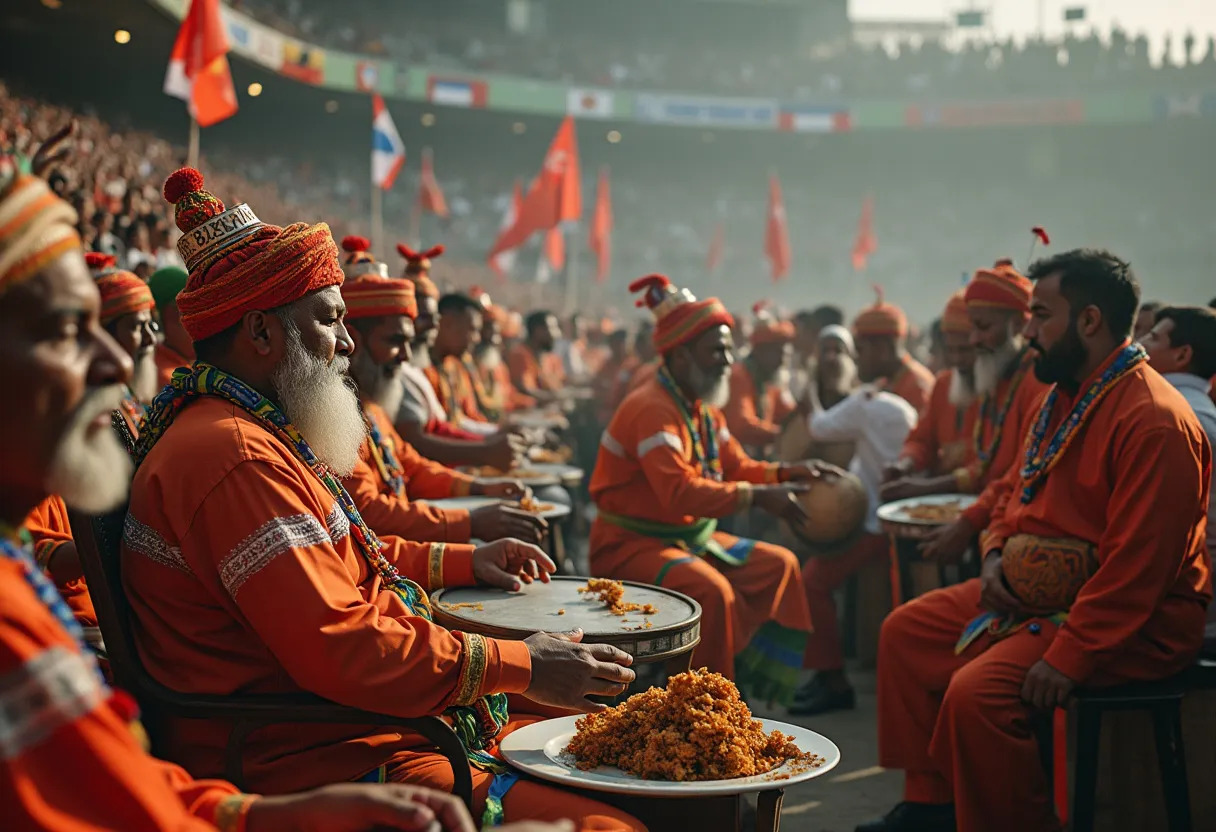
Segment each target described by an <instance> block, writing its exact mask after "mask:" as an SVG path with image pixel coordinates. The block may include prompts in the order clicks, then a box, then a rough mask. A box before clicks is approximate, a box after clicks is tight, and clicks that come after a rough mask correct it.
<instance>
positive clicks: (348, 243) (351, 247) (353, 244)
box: [342, 234, 372, 254]
mask: <svg viewBox="0 0 1216 832" xmlns="http://www.w3.org/2000/svg"><path fill="white" fill-rule="evenodd" d="M371 247H372V241H371V240H369V239H367V238H366V237H360V236H358V235H357V234H348V235H347V236H345V237H343V238H342V250H343V251H346V252H350V253H351V254H354V253H355V252H359V251H370V250H371Z"/></svg>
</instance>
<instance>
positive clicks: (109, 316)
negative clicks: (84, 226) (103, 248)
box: [84, 251, 156, 326]
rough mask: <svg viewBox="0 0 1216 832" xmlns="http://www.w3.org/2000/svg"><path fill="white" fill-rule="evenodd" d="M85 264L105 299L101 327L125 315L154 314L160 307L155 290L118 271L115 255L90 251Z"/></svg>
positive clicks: (121, 270) (132, 276)
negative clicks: (153, 295) (151, 312)
mask: <svg viewBox="0 0 1216 832" xmlns="http://www.w3.org/2000/svg"><path fill="white" fill-rule="evenodd" d="M84 262H85V264H86V265H88V267H89V271H91V272H92V273H93V280H94V282H96V283H97V291H98V293H100V295H101V316H100V317H101V324H102V326H106V325H107V324H110V323H112V322H113V321H115V320H117V319H118V318H121V317H122V316H123V315H130V314H132V313H135V312H142V311H144V310H145V309H146V310H151V309H152V308H153V307H155V306H156V301H155V300H153V298H152V290H151V289H149V288H148V284H147V283H144V282H143V280H141V279H140V278H139V276H138V275H136V274H135V273H133V272H129V271H126V270H125V269H120V268H118V258H116V257H115V256H114V255H113V254H102V253H100V252H96V251H90V252H88V253H87V254H85V256H84Z"/></svg>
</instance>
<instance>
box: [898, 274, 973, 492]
mask: <svg viewBox="0 0 1216 832" xmlns="http://www.w3.org/2000/svg"><path fill="white" fill-rule="evenodd" d="M940 329H941V338H942V347H943V351H944V357H945V362H946V365H947V367H946V369H944V370H942V371H941V372H940V373H938V375H937V380H936V381H934V382H933V391H932V392H931V393H930V394H929V404H927V405H926V406H925V409H924V412H922V413H921V414H920V420H919V421H918V422H917V423H916V427H915V428H913V429H912V433H910V434H908V441H907V442H905V443H904V447H903V451H901V452H900V456H899V459H898V460H897V461H896V462H895V463H894V464H893V465H889V466H887V469H886V470H885V471H884V472H883V486H882V494H881V496H882V500H883V501H884V502H887V501H890V500H902V499H905V498H908V497H918V496H920V495H922V494H951V493H955V492H959V491H963V492H967V491H971V490H972V487H973V486H972V483H971V478H970V471H969V467H968V466H969V465H970V464H971V463H972V462H973V461H974V459H975V451H974V445H973V442H972V441H971V437H972V434H973V433H974V430H975V420H976V418H977V416H978V415H979V407H978V403H977V402H976V397H975V350H974V348H973V347H972V345H971V319H970V318H969V317H968V316H967V301H966V298H965V297H964V292H963V290H962V289H959V290H958V291H957V292H955V293H954V294H952V295H951V296H950V300H949V301H948V302H947V303H946V310H945V312H944V313H942V317H941V326H940Z"/></svg>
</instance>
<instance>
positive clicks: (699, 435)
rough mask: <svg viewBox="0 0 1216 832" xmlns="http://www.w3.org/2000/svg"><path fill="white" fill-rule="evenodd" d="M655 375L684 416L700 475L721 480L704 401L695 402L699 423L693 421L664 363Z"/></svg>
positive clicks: (709, 416)
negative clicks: (699, 467)
mask: <svg viewBox="0 0 1216 832" xmlns="http://www.w3.org/2000/svg"><path fill="white" fill-rule="evenodd" d="M656 376H657V378H658V379H659V384H661V385H663V389H664V390H666V391H667V392H668V394H669V395H670V396H671V398H672V399H673V400H674V401H675V403H676V407H678V408H679V409H680V415H681V416H682V417H684V426H685V427H686V428H688V434H689V436H691V437H692V457H693V461H694V462H697V463H698V464H700V466H701V476H703V477H705V478H706V479H711V480H715V481H717V482H722V460H721V459H719V457H718V436H717V434H716V433H714V420H713V416H712V415H711V414H710V410H709V408H708V407H706V406H705V404H704V403H702V402H697V420H698V422H699V424H698V423H697V422H694V421H693V417H692V414H691V413H690V412H689V410H688V403H687V402H686V401H685V399H684V394H683V393H681V392H680V388H679V385H677V384H676V380H675V379H674V378H672V376H671V372H670V371H669V370H668V369H667V367H666V365H663V366H661V367H660V368H659V371H658V373H657V374H656Z"/></svg>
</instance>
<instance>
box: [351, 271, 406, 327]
mask: <svg viewBox="0 0 1216 832" xmlns="http://www.w3.org/2000/svg"><path fill="white" fill-rule="evenodd" d="M342 300H343V301H345V302H346V317H347V319H348V320H354V319H356V318H379V317H382V316H385V315H405V316H406V317H408V318H411V319H413V318H417V317H418V299H417V298H416V297H415V296H414V284H413V283H412V282H411V281H409V280H403V279H401V278H395V277H380V276H379V275H376V274H361V275H359V276H358V277H355V278H351V279H350V280H348V281H346V282H345V283H344V284H342Z"/></svg>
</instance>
